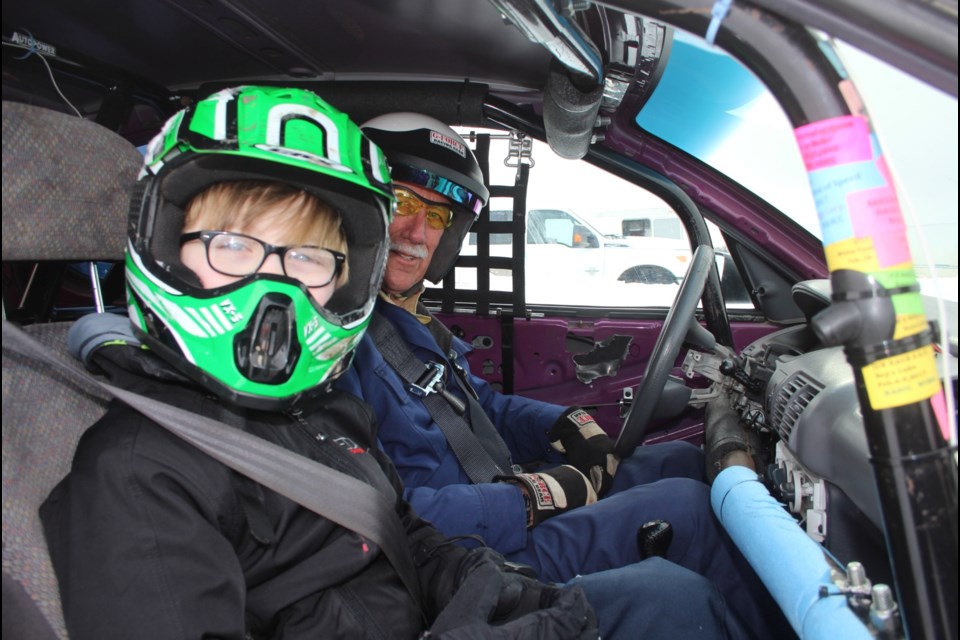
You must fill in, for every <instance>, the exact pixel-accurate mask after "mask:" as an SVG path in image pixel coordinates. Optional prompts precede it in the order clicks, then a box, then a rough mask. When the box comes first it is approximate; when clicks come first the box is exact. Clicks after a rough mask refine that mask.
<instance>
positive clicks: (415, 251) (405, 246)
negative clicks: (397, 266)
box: [390, 242, 427, 258]
mask: <svg viewBox="0 0 960 640" xmlns="http://www.w3.org/2000/svg"><path fill="white" fill-rule="evenodd" d="M390 251H397V252H399V253H405V254H407V255H408V256H413V257H414V258H426V257H427V248H426V247H425V246H423V245H422V244H410V243H408V242H391V243H390Z"/></svg>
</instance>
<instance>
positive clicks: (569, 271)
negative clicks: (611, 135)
mask: <svg viewBox="0 0 960 640" xmlns="http://www.w3.org/2000/svg"><path fill="white" fill-rule="evenodd" d="M512 215H513V214H512V212H511V211H491V212H490V220H491V222H508V221H509V220H510V219H511V218H512ZM476 242H477V237H476V234H475V233H470V234H468V236H467V238H466V239H465V241H464V246H463V249H462V251H461V255H466V256H469V255H476V253H477V251H476ZM512 251H513V246H512V236H511V234H510V233H491V234H490V255H492V256H502V257H509V256H511V255H513V254H512ZM525 251H526V253H527V256H526V260H525V264H526V290H527V300H528V301H531V302H547V301H551V302H556V301H557V300H558V299H567V298H568V297H567V296H560V297H558V295H557V293H558V291H560V290H562V291H563V292H565V293H567V294H569V293H571V292H573V293H577V292H579V293H581V294H582V295H584V296H587V298H589V299H590V300H592V301H593V302H598V300H596V298H597V297H598V296H602V297H604V298H609V297H610V296H613V295H616V294H617V292H619V293H622V290H621V289H622V287H623V286H624V285H631V284H632V285H636V284H647V285H676V284H678V283H679V282H680V280H682V279H683V276H684V274H685V273H686V269H687V264H688V262H689V260H690V249H689V248H688V247H687V246H686V243H685V242H684V241H683V240H671V239H668V238H642V237H635V238H630V239H629V240H628V239H625V238H623V237H619V236H615V235H612V236H611V235H604V234H603V233H601V232H600V231H599V230H597V229H596V227H594V226H593V225H591V224H590V223H589V222H587V221H586V220H585V219H583V218H582V217H580V216H578V215H577V214H576V213H573V212H572V211H566V210H562V209H531V210H530V211H528V212H527V233H526V247H525ZM475 278H476V276H475V274H470V272H469V270H458V274H457V286H458V287H464V288H467V289H470V288H473V287H472V286H471V283H475ZM511 282H512V281H511V274H510V272H509V271H505V272H503V273H501V272H500V271H499V270H493V271H492V272H491V278H490V285H491V288H492V289H494V290H506V291H509V290H510V287H511ZM657 288H658V289H664V290H663V293H664V294H665V296H664V304H669V301H670V300H671V299H672V296H673V292H674V291H675V287H673V286H669V287H662V286H661V287H657ZM607 303H609V302H607Z"/></svg>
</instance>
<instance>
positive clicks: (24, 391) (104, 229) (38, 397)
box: [3, 101, 142, 638]
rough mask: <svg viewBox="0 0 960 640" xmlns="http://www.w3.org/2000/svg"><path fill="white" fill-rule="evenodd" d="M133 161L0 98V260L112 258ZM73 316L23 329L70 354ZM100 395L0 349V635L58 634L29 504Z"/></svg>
mask: <svg viewBox="0 0 960 640" xmlns="http://www.w3.org/2000/svg"><path fill="white" fill-rule="evenodd" d="M141 164H142V156H141V155H140V153H139V152H138V151H137V150H136V148H134V147H133V145H132V144H130V143H129V142H128V141H126V140H124V139H123V138H121V137H120V136H119V135H118V134H116V133H114V132H112V131H110V130H108V129H105V128H104V127H101V126H100V125H97V124H95V123H93V122H89V121H87V120H83V119H81V118H78V117H75V116H69V115H66V114H63V113H59V112H56V111H51V110H48V109H43V108H40V107H35V106H30V105H24V104H19V103H12V102H6V101H4V102H3V260H4V262H7V261H23V262H31V263H33V262H35V263H42V262H45V261H82V262H87V261H116V260H121V259H122V258H123V250H124V246H125V243H126V229H127V211H128V208H129V201H130V192H131V188H132V186H133V184H134V182H135V180H136V176H137V172H138V170H139V168H140V165H141ZM4 286H5V287H6V275H5V285H4ZM32 286H41V287H42V286H51V285H50V283H36V282H34V283H33V285H32ZM7 293H8V292H6V291H5V292H4V319H5V320H6V318H7V315H8V309H7V304H8V303H10V302H11V301H10V300H8V299H7ZM70 324H71V323H70V322H47V323H37V324H31V325H28V326H26V327H24V329H25V331H27V332H28V333H30V334H31V335H32V336H33V337H34V338H36V339H37V340H39V341H40V342H41V343H42V344H44V345H46V346H49V347H51V348H52V349H54V350H55V351H57V352H59V353H61V354H63V355H64V356H65V357H64V358H63V359H64V360H65V361H72V359H71V358H69V357H66V353H67V350H66V335H67V330H68V328H69V326H70ZM73 366H77V367H80V366H81V365H80V364H79V363H74V365H73ZM106 398H107V396H106V394H103V395H98V394H97V393H95V392H91V391H90V390H89V389H87V388H81V387H78V386H77V385H76V384H75V383H73V382H71V381H70V380H69V379H68V378H67V377H65V376H63V375H62V374H57V373H56V372H54V371H51V370H50V369H49V368H47V367H45V366H43V365H42V364H38V363H36V362H33V361H31V360H29V359H28V358H24V357H22V356H20V355H18V354H16V353H12V352H9V351H8V350H7V349H4V350H3V637H4V638H6V637H10V638H46V637H58V638H66V637H67V632H66V627H65V626H64V622H63V613H62V611H61V608H60V595H59V590H58V588H57V581H56V576H55V575H54V573H53V568H52V565H51V563H50V557H49V554H48V552H47V547H46V542H45V540H44V537H43V530H42V528H41V525H40V518H39V515H38V512H37V510H38V508H39V506H40V504H41V503H42V502H43V501H44V499H46V497H47V494H48V493H49V492H50V490H51V489H52V488H53V487H54V485H55V484H56V483H57V482H59V481H60V480H61V479H62V478H63V477H64V476H65V475H66V473H67V471H68V470H69V468H70V462H71V460H72V458H73V453H74V449H75V447H76V444H77V440H78V439H79V437H80V435H81V434H82V433H83V431H84V429H86V428H87V427H88V426H90V425H91V424H93V423H94V422H95V421H96V420H97V419H98V418H99V417H100V416H101V415H103V412H104V411H105V408H106ZM8 634H9V635H8Z"/></svg>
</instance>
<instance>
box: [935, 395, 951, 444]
mask: <svg viewBox="0 0 960 640" xmlns="http://www.w3.org/2000/svg"><path fill="white" fill-rule="evenodd" d="M930 406H931V407H933V414H934V415H935V416H936V417H937V422H938V423H940V435H942V436H943V439H944V440H946V441H947V442H950V434H949V433H948V432H947V427H948V425H949V424H950V422H949V421H948V420H947V400H946V398H944V397H943V391H942V390H941V391H940V392H939V393H938V394H937V395H935V396H933V397H932V398H930Z"/></svg>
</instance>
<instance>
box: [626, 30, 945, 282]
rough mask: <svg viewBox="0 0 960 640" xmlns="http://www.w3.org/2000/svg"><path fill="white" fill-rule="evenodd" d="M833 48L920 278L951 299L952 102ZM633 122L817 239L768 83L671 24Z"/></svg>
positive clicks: (789, 136)
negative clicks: (877, 154) (661, 65)
mask: <svg viewBox="0 0 960 640" xmlns="http://www.w3.org/2000/svg"><path fill="white" fill-rule="evenodd" d="M837 49H838V52H839V54H840V56H841V59H842V61H843V64H844V65H845V66H846V68H847V71H848V72H849V74H850V76H851V77H852V78H853V80H854V82H855V83H856V85H857V87H858V88H859V89H860V91H861V93H862V97H863V98H864V100H865V102H866V103H867V104H869V105H870V112H869V115H870V117H871V119H872V121H873V124H874V129H875V130H876V132H877V136H878V139H879V142H880V145H881V147H882V149H883V152H884V156H885V158H886V159H887V162H888V164H889V166H890V169H891V172H892V174H893V176H894V180H895V181H896V182H897V183H898V187H899V196H900V206H901V208H902V210H903V212H904V218H905V222H906V225H907V229H908V236H909V239H910V243H911V251H912V254H913V259H914V263H915V269H916V271H917V274H918V276H919V277H920V278H924V277H926V276H929V275H932V274H931V272H932V271H933V270H936V273H937V274H938V275H940V276H941V277H947V278H948V280H946V283H947V287H948V291H946V292H944V294H945V295H946V297H948V298H949V299H952V300H956V299H957V281H956V276H957V100H956V99H955V98H953V97H951V96H948V95H947V94H944V93H942V92H940V91H938V90H936V89H933V88H931V87H929V86H927V85H925V84H923V83H921V82H919V81H917V80H915V79H913V78H912V77H910V76H908V75H906V74H904V73H902V72H900V71H899V70H897V69H895V68H893V67H891V66H889V65H886V64H884V63H882V62H879V61H878V60H876V59H874V58H873V57H871V56H869V55H867V54H865V53H863V52H861V51H859V50H857V49H855V48H854V47H851V46H848V45H845V44H844V43H842V42H841V43H837ZM636 122H637V124H638V125H639V126H640V127H642V128H643V129H646V130H647V131H649V132H651V133H653V134H655V135H657V136H658V137H660V138H662V139H664V140H666V141H667V142H670V143H671V144H673V145H675V146H678V147H680V148H682V149H683V150H685V151H687V152H688V153H690V154H692V155H694V156H696V157H698V158H700V159H701V160H703V161H705V162H707V163H708V164H710V165H712V166H714V167H715V168H717V169H718V170H720V171H722V172H723V173H726V174H727V175H729V176H731V177H733V178H734V179H736V180H737V181H738V182H740V183H741V184H743V185H744V186H745V187H747V188H749V189H750V190H752V191H754V192H755V193H757V194H758V195H760V196H761V197H763V198H765V199H766V200H767V201H768V202H770V203H771V204H773V205H774V206H776V207H777V208H779V209H780V210H781V211H783V212H784V213H785V214H786V215H787V216H788V217H790V218H792V219H793V220H794V221H796V222H797V223H798V224H800V225H801V226H802V227H803V228H805V229H807V230H808V231H809V232H810V233H812V234H814V235H815V236H817V237H818V238H821V239H822V235H821V232H820V226H819V222H818V218H817V213H816V208H815V206H814V202H813V198H812V196H811V191H810V185H809V183H808V181H807V178H806V172H805V171H804V167H803V162H802V160H801V158H800V153H799V150H798V147H797V144H796V140H795V138H794V135H793V130H792V127H791V126H790V123H789V121H788V120H787V117H786V115H785V114H784V113H783V111H782V109H781V108H780V106H779V105H778V104H777V102H776V101H775V100H774V99H773V97H772V95H771V94H770V92H769V91H767V89H766V88H765V87H764V85H763V84H762V83H760V82H759V81H758V80H757V79H756V77H755V76H753V74H751V73H750V72H749V71H748V70H747V69H746V68H744V67H743V66H742V65H741V64H740V63H739V62H737V61H736V60H734V59H733V58H732V57H731V56H729V55H727V54H726V53H724V52H723V51H722V50H721V49H719V48H717V47H708V46H707V45H706V44H705V43H704V42H703V41H702V39H700V38H697V37H694V36H691V35H689V34H686V33H684V32H682V31H679V30H678V31H677V32H676V34H675V39H674V46H673V50H672V52H671V56H670V60H669V63H668V65H667V66H666V69H665V71H664V73H663V76H662V78H661V80H660V83H659V84H658V86H657V89H656V91H655V92H654V93H653V95H652V96H651V98H650V100H649V101H648V102H647V103H646V104H645V106H644V108H643V109H642V110H641V111H640V113H638V114H637V116H636Z"/></svg>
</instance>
